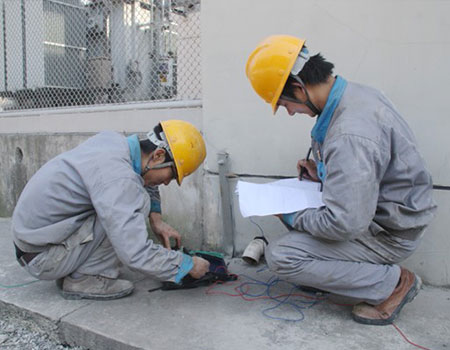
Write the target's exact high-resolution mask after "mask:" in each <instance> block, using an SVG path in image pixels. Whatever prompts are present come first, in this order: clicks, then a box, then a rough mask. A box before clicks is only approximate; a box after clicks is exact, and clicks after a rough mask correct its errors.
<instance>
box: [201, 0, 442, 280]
mask: <svg viewBox="0 0 450 350" xmlns="http://www.w3.org/2000/svg"><path fill="white" fill-rule="evenodd" d="M449 13H450V1H435V0H416V1H414V0H408V1H406V0H405V1H402V0H397V1H388V0H364V1H362V0H340V1H336V0H328V1H320V0H317V1H312V0H309V1H307V0H277V1H273V0H245V1H242V0H227V1H220V2H219V1H203V3H202V48H203V49H202V53H203V116H204V131H205V134H206V136H207V143H208V146H209V153H208V158H207V169H208V170H210V171H212V172H217V170H218V167H217V159H216V153H217V152H218V151H226V152H228V153H229V154H230V161H231V171H232V172H235V173H246V174H260V175H295V174H296V168H295V164H296V161H297V159H299V158H300V157H301V158H303V157H304V155H305V153H306V150H307V147H308V145H309V142H310V141H309V139H310V137H309V132H310V129H311V127H312V125H313V122H314V120H312V119H311V118H308V117H307V116H303V115H296V116H295V117H293V118H292V117H289V116H288V115H287V113H286V112H285V111H281V113H280V112H279V113H278V115H277V116H276V117H272V115H271V108H270V106H269V105H268V104H266V103H264V102H263V101H262V100H261V99H260V98H259V97H258V96H257V95H256V93H255V92H254V91H253V90H252V88H251V86H250V84H249V82H248V81H247V78H246V76H245V63H246V60H247V57H248V55H249V54H250V52H251V51H252V50H253V49H254V48H255V47H256V45H257V44H258V43H259V42H260V41H261V40H262V39H263V38H264V37H266V36H268V35H271V34H290V35H295V36H299V37H303V38H306V39H307V45H308V48H309V49H310V52H311V53H312V54H315V53H317V52H321V53H322V54H323V55H324V56H325V58H327V59H328V60H330V61H331V62H333V63H334V64H335V66H336V68H335V73H336V74H339V75H342V76H344V77H345V78H346V79H348V80H351V81H357V82H359V83H363V84H367V85H371V86H373V87H376V88H379V89H381V90H383V91H384V92H385V93H386V94H387V96H389V98H390V99H391V100H392V101H393V102H394V103H395V104H396V106H397V107H398V109H399V110H400V112H401V113H402V114H403V116H404V117H405V119H406V120H407V121H408V123H409V124H410V126H411V127H412V129H413V130H414V132H415V133H416V136H417V139H418V143H419V147H420V149H421V151H422V154H423V156H424V157H425V159H426V161H427V163H428V165H429V167H430V169H431V171H432V174H433V176H434V182H435V184H440V185H446V186H450V152H449V149H450V147H449V146H450V141H448V137H447V134H448V132H449V131H450V127H449V126H450V119H449V118H448V116H447V114H448V112H447V98H446V94H447V90H448V84H449V83H450V68H449V65H448V57H450V36H449V33H450V19H449V16H448V14H449ZM208 183H210V182H205V186H207V185H208ZM217 188H218V187H217V186H216V185H211V188H209V189H208V188H205V196H207V197H208V196H209V197H211V198H214V197H216V196H217ZM436 197H437V201H438V204H439V205H440V208H439V212H438V218H437V219H436V221H435V222H434V223H433V225H432V227H430V229H429V230H428V233H427V236H426V239H425V242H424V244H423V246H424V247H428V248H429V247H432V248H430V249H428V248H423V250H422V251H421V253H420V254H417V258H416V257H413V258H411V259H409V260H408V262H407V263H408V264H409V266H411V267H412V268H416V267H420V271H421V272H422V274H423V275H424V277H425V280H426V281H428V282H431V283H435V284H439V285H445V284H447V285H449V284H450V276H449V274H448V272H447V271H448V270H449V268H450V254H448V251H449V247H450V237H449V236H448V235H446V234H445V232H446V231H447V228H448V224H447V221H448V220H446V217H447V215H446V214H447V212H448V209H449V208H450V192H449V191H439V193H438V194H436ZM218 214H220V208H219V209H218V211H217V212H214V210H210V211H209V212H206V211H205V223H208V222H214V221H216V222H218V218H217V215H218ZM234 215H235V217H236V232H237V235H239V242H243V241H245V239H243V237H245V238H246V239H247V240H249V239H251V238H252V236H253V235H254V233H255V232H256V231H255V232H253V231H254V230H256V228H255V226H254V225H252V224H248V222H247V223H244V221H243V219H242V217H240V214H239V212H238V210H237V209H236V208H235V210H234ZM208 227H209V226H208V225H206V224H205V228H208ZM263 228H264V229H265V230H266V231H267V232H268V233H271V232H273V231H276V230H278V231H282V229H281V228H279V226H277V224H276V223H272V222H268V223H265V224H264V226H263ZM249 231H251V232H249ZM237 241H238V240H237ZM242 249H243V246H242V243H240V245H239V247H237V250H242ZM438 257H439V258H438Z"/></svg>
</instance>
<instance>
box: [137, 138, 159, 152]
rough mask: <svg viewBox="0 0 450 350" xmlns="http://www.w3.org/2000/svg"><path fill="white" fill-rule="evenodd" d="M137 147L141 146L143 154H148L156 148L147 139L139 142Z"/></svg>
mask: <svg viewBox="0 0 450 350" xmlns="http://www.w3.org/2000/svg"><path fill="white" fill-rule="evenodd" d="M139 145H140V146H141V150H142V152H144V153H145V154H150V153H152V152H153V151H154V150H155V149H156V148H157V147H156V145H155V144H154V143H153V142H150V140H148V139H145V140H140V141H139Z"/></svg>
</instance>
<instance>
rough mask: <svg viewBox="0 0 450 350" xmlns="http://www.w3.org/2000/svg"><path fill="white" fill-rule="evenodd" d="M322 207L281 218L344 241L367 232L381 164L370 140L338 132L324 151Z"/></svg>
mask: <svg viewBox="0 0 450 350" xmlns="http://www.w3.org/2000/svg"><path fill="white" fill-rule="evenodd" d="M324 155H325V159H324V163H325V166H326V170H327V175H326V178H325V181H324V186H323V195H322V200H323V202H324V204H325V206H323V207H320V208H310V209H306V210H303V211H300V212H297V213H291V214H285V215H283V221H284V222H285V223H286V224H287V225H289V226H291V227H293V228H294V229H297V230H299V231H305V232H308V233H310V234H311V235H313V236H316V237H320V238H325V239H330V240H336V241H345V240H348V239H353V238H356V237H358V236H359V235H361V234H362V233H363V232H366V231H367V230H368V229H369V225H370V224H371V222H372V219H373V217H374V216H375V211H376V208H377V202H378V192H379V183H380V179H381V178H382V172H383V170H382V165H381V160H380V158H381V156H380V148H379V146H378V145H377V144H376V143H375V142H374V141H372V140H369V139H366V138H363V137H360V136H354V135H340V136H339V137H337V138H336V139H334V140H332V141H331V142H329V143H328V144H327V146H326V150H325V152H324Z"/></svg>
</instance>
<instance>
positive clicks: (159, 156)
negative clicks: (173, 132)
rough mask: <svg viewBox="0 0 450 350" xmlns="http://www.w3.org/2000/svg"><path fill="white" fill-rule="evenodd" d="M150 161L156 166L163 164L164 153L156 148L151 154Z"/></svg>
mask: <svg viewBox="0 0 450 350" xmlns="http://www.w3.org/2000/svg"><path fill="white" fill-rule="evenodd" d="M152 159H153V161H154V162H155V163H156V164H161V163H164V160H165V159H166V151H165V150H163V149H162V148H157V149H155V150H154V151H153V153H152Z"/></svg>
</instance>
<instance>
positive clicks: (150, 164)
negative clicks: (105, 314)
mask: <svg viewBox="0 0 450 350" xmlns="http://www.w3.org/2000/svg"><path fill="white" fill-rule="evenodd" d="M205 156H206V150H205V144H204V141H203V138H202V136H201V135H200V133H199V132H198V130H197V129H196V128H195V127H194V126H193V125H191V124H190V123H187V122H184V121H180V120H168V121H164V122H161V123H160V124H158V125H157V126H156V127H155V128H154V129H153V131H152V132H149V133H148V134H147V139H145V140H141V141H139V139H138V137H137V135H133V136H130V137H128V138H126V137H124V136H122V135H121V134H118V133H116V132H101V133H99V134H97V135H95V136H93V137H91V138H89V139H88V140H86V141H85V142H83V143H82V144H80V145H79V146H78V147H76V148H74V149H72V150H70V151H68V152H64V153H62V154H61V155H59V156H57V157H56V158H54V159H52V160H50V161H49V162H48V163H46V164H45V165H44V166H43V167H42V168H41V169H39V170H38V171H37V172H36V174H34V176H33V177H32V178H31V179H30V181H29V182H28V183H27V185H26V186H25V188H24V190H23V192H22V194H21V196H20V198H19V201H18V203H17V206H16V208H15V210H14V214H13V219H12V234H13V239H14V244H15V249H16V256H17V259H18V262H19V263H20V264H21V265H22V266H23V267H24V268H25V269H26V270H27V271H28V272H29V273H30V274H31V275H33V276H34V277H36V278H38V279H42V280H57V282H59V283H58V284H59V286H60V287H61V288H62V295H63V296H64V297H66V298H71V299H81V298H84V299H116V298H121V297H124V296H126V295H129V294H130V293H131V292H132V291H133V284H132V283H131V282H130V281H127V280H121V279H118V276H119V263H120V262H122V263H123V264H124V265H126V266H128V267H130V268H131V269H134V270H137V271H140V272H142V273H144V274H147V275H148V276H151V277H154V278H157V279H159V280H162V281H171V282H176V283H178V282H180V281H181V279H182V278H183V277H184V276H185V275H187V274H189V275H190V276H191V277H193V278H200V277H202V276H203V275H204V274H205V273H206V272H207V271H208V268H209V263H208V262H207V261H206V260H204V259H202V258H199V257H190V256H188V255H185V254H182V253H181V252H179V251H174V250H170V246H169V238H170V237H171V236H172V237H174V238H175V239H176V240H177V242H178V243H180V242H179V241H180V237H179V234H178V233H177V232H176V231H175V230H173V229H171V227H170V226H168V225H167V224H165V223H163V222H161V220H160V214H159V213H158V211H159V210H158V209H159V202H158V201H157V199H158V198H156V202H154V203H153V205H151V203H150V201H151V198H150V196H149V194H148V192H147V190H146V188H145V186H147V187H148V186H153V188H154V187H155V186H158V185H160V184H164V185H168V184H169V183H170V182H171V181H172V180H174V179H175V180H176V181H177V182H178V185H181V182H182V180H183V178H184V177H186V176H188V175H189V174H191V173H192V172H194V171H195V170H196V169H197V168H198V167H199V165H200V164H201V163H202V162H203V160H204V159H205ZM152 202H153V201H152ZM151 207H152V208H154V207H156V212H155V213H156V216H155V218H156V219H155V220H153V222H152V213H151V214H150V223H151V224H152V227H154V228H155V227H156V230H157V232H155V233H156V234H157V236H158V238H160V240H161V241H162V242H163V243H164V244H165V247H163V246H161V245H159V244H155V243H154V242H153V241H151V240H149V239H148V234H147V228H146V217H147V216H148V215H149V211H150V208H151ZM158 216H159V218H158ZM164 224H165V225H164ZM61 282H62V283H61Z"/></svg>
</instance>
